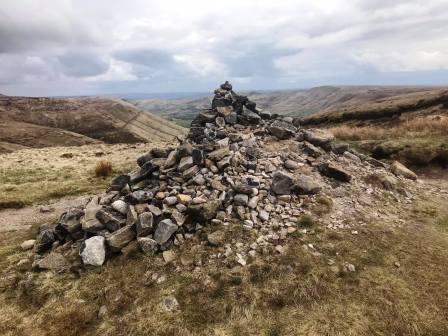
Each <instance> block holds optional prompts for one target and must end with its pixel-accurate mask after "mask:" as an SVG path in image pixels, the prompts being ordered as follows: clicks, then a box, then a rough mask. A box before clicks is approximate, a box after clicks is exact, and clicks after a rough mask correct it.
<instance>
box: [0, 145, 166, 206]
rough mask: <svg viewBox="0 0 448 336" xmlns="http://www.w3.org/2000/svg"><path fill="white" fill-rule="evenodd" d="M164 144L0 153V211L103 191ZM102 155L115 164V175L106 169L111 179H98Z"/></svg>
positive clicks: (104, 158) (100, 177) (58, 148)
mask: <svg viewBox="0 0 448 336" xmlns="http://www.w3.org/2000/svg"><path fill="white" fill-rule="evenodd" d="M165 145H166V144H161V143H154V144H136V145H125V144H117V145H88V146H80V147H52V148H41V149H25V150H21V151H17V152H14V153H8V154H0V209H2V208H21V207H24V206H27V205H30V204H35V203H40V202H46V201H47V200H50V199H57V198H61V197H64V196H68V195H82V194H87V193H91V192H99V191H103V190H104V188H106V186H107V185H108V184H109V182H110V178H111V176H113V175H118V174H120V173H124V172H129V171H130V170H131V169H134V168H135V167H136V163H135V160H136V158H137V157H138V156H139V155H141V154H143V153H145V152H146V151H148V150H150V149H151V148H152V147H153V146H160V147H162V146H165ZM99 156H101V157H102V159H103V160H106V161H110V162H111V163H112V167H113V168H112V175H110V171H107V170H106V171H105V172H108V173H109V176H106V177H105V176H95V167H96V165H97V164H98V158H99ZM106 166H107V165H106ZM106 166H105V167H106ZM107 169H110V168H107Z"/></svg>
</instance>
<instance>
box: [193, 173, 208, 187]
mask: <svg viewBox="0 0 448 336" xmlns="http://www.w3.org/2000/svg"><path fill="white" fill-rule="evenodd" d="M193 182H194V183H196V184H197V185H200V186H201V185H204V184H205V183H206V181H205V178H204V176H202V175H196V176H195V177H194V178H193Z"/></svg>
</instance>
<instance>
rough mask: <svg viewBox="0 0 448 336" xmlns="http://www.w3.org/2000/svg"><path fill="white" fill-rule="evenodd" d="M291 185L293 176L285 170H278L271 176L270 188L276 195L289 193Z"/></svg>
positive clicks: (292, 184)
mask: <svg viewBox="0 0 448 336" xmlns="http://www.w3.org/2000/svg"><path fill="white" fill-rule="evenodd" d="M293 186H294V182H293V178H292V176H291V175H290V174H288V173H286V172H282V171H278V172H276V173H274V175H273V176H272V185H271V189H272V191H273V192H274V193H275V194H277V195H289V194H290V193H291V189H292V187H293Z"/></svg>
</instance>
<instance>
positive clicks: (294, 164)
mask: <svg viewBox="0 0 448 336" xmlns="http://www.w3.org/2000/svg"><path fill="white" fill-rule="evenodd" d="M285 168H286V169H291V170H296V169H299V168H300V165H299V164H298V163H297V162H295V161H293V160H286V161H285Z"/></svg>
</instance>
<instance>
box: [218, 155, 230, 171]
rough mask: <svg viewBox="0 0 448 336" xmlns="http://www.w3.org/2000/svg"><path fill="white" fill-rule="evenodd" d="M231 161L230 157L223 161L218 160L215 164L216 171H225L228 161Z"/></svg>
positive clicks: (228, 164)
mask: <svg viewBox="0 0 448 336" xmlns="http://www.w3.org/2000/svg"><path fill="white" fill-rule="evenodd" d="M231 159H232V156H226V157H225V158H224V159H222V160H219V161H218V162H217V164H216V165H217V166H218V169H219V170H224V169H226V168H227V167H229V166H230V160H231Z"/></svg>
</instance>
